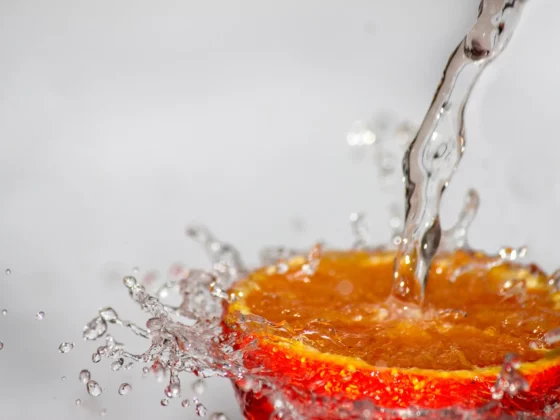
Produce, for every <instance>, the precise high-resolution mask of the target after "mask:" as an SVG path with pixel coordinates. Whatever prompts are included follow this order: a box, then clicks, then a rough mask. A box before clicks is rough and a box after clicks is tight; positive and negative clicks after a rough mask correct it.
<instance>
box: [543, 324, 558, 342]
mask: <svg viewBox="0 0 560 420" xmlns="http://www.w3.org/2000/svg"><path fill="white" fill-rule="evenodd" d="M544 341H545V343H546V345H547V346H552V345H554V344H556V343H558V342H559V341H560V327H559V328H554V329H552V330H550V331H547V332H546V334H545V335H544Z"/></svg>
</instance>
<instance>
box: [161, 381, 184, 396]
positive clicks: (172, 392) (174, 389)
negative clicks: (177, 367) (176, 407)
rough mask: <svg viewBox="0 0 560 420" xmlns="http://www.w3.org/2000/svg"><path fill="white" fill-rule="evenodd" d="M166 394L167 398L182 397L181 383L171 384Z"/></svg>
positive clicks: (166, 389)
mask: <svg viewBox="0 0 560 420" xmlns="http://www.w3.org/2000/svg"><path fill="white" fill-rule="evenodd" d="M164 392H165V396H166V397H167V398H178V397H180V396H181V384H180V383H179V382H174V383H171V384H169V385H168V386H167V388H165V391H164Z"/></svg>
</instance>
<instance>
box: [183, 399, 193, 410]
mask: <svg viewBox="0 0 560 420" xmlns="http://www.w3.org/2000/svg"><path fill="white" fill-rule="evenodd" d="M190 405H191V402H190V401H189V400H183V401H181V406H182V407H184V408H187V407H189V406H190Z"/></svg>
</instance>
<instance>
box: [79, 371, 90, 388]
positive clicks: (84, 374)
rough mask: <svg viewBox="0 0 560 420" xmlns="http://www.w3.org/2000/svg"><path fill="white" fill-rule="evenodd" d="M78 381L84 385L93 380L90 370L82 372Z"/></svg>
mask: <svg viewBox="0 0 560 420" xmlns="http://www.w3.org/2000/svg"><path fill="white" fill-rule="evenodd" d="M78 379H79V380H80V382H82V383H84V384H86V383H88V381H89V380H90V379H91V374H90V373H89V370H87V369H83V370H81V371H80V374H79V375H78Z"/></svg>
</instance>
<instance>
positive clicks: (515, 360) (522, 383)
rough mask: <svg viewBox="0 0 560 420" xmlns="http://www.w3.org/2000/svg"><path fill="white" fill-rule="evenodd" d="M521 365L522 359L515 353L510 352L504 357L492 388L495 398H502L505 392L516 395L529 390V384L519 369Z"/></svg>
mask: <svg viewBox="0 0 560 420" xmlns="http://www.w3.org/2000/svg"><path fill="white" fill-rule="evenodd" d="M520 366H521V359H520V358H519V356H517V355H515V354H508V355H507V356H506V357H505V358H504V363H503V364H502V370H501V371H500V373H499V374H498V377H497V379H496V383H495V384H494V386H493V387H492V389H491V392H492V398H493V399H494V400H501V399H502V398H503V397H504V395H505V394H509V395H511V396H515V395H517V394H518V393H519V392H521V391H525V392H526V391H529V384H528V383H527V381H526V380H525V378H524V377H523V375H521V373H519V371H518V370H517V369H519V367H520Z"/></svg>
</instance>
